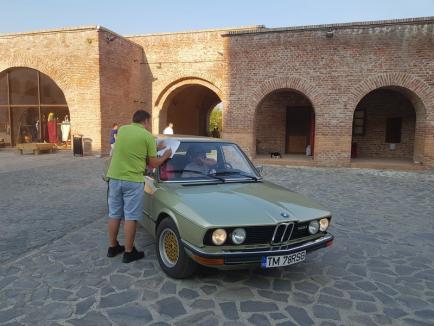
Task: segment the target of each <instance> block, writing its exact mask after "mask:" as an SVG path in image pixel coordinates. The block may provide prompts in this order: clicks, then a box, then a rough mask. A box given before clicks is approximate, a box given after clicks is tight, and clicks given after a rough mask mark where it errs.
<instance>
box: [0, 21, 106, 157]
mask: <svg viewBox="0 0 434 326" xmlns="http://www.w3.org/2000/svg"><path fill="white" fill-rule="evenodd" d="M98 41H99V40H98V33H97V30H96V28H94V27H91V28H82V29H69V30H57V31H45V32H38V33H21V34H14V35H0V72H1V71H4V70H5V69H8V68H13V67H29V68H33V69H36V70H39V71H41V72H43V73H44V74H46V75H48V76H49V77H50V78H51V79H52V80H53V81H54V82H55V83H56V84H57V85H58V86H59V87H60V89H61V90H62V91H63V93H64V95H65V98H66V101H67V104H68V107H69V110H70V114H71V117H70V118H71V133H72V134H77V133H79V134H83V136H84V137H85V138H87V139H89V141H90V142H89V144H91V147H87V148H88V150H89V153H90V152H95V153H96V152H99V151H100V148H101V117H100V94H99V90H100V85H99V51H98Z"/></svg>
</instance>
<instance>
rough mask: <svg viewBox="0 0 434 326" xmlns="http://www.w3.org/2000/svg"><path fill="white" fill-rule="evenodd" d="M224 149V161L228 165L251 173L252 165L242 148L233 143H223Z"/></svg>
mask: <svg viewBox="0 0 434 326" xmlns="http://www.w3.org/2000/svg"><path fill="white" fill-rule="evenodd" d="M222 151H223V155H224V161H225V163H226V166H227V167H231V168H232V169H237V170H241V171H243V172H246V173H250V171H251V167H250V165H249V164H248V163H247V161H246V159H245V158H244V156H243V155H241V152H240V150H239V149H238V148H237V147H236V146H234V145H233V144H228V145H223V146H222Z"/></svg>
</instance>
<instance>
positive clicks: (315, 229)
mask: <svg viewBox="0 0 434 326" xmlns="http://www.w3.org/2000/svg"><path fill="white" fill-rule="evenodd" d="M318 230H319V223H318V221H317V220H315V221H311V222H310V223H309V233H310V234H315V233H317V232H318Z"/></svg>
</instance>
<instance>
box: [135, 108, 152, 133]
mask: <svg viewBox="0 0 434 326" xmlns="http://www.w3.org/2000/svg"><path fill="white" fill-rule="evenodd" d="M133 122H135V123H140V124H142V125H144V126H145V128H146V129H148V128H149V127H150V126H151V123H150V122H151V115H150V114H149V113H148V112H146V111H145V110H137V111H136V112H134V114H133Z"/></svg>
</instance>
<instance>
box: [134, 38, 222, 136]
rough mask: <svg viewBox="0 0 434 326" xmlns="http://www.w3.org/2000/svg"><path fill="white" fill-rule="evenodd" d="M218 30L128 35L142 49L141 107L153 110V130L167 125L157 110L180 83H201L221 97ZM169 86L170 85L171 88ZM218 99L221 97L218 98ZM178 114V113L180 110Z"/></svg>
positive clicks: (161, 107) (220, 41)
mask: <svg viewBox="0 0 434 326" xmlns="http://www.w3.org/2000/svg"><path fill="white" fill-rule="evenodd" d="M223 32H225V31H222V30H215V31H199V32H191V33H190V32H186V33H173V34H153V35H143V36H132V37H128V39H129V40H131V41H133V42H135V43H137V44H139V45H140V46H142V47H143V50H144V62H145V64H144V66H146V67H147V68H148V71H147V74H146V76H145V80H146V85H151V87H147V89H150V90H151V91H150V92H149V93H147V94H146V95H145V96H146V103H145V106H146V108H147V109H149V110H152V112H153V131H154V133H158V132H161V131H162V130H161V128H162V126H165V125H166V124H167V121H166V116H165V114H162V121H160V120H159V115H160V110H162V109H163V107H164V105H165V103H164V102H165V99H166V98H167V97H170V94H171V92H172V91H176V89H177V88H178V87H181V86H184V85H195V84H196V85H198V84H199V85H204V86H206V87H211V89H212V90H213V91H214V92H215V93H217V94H218V95H219V96H221V91H220V89H221V87H222V84H223V79H224V75H223V66H224V60H225V57H224V51H223V38H222V37H221V34H222V33H223ZM171 87H172V88H171ZM221 100H223V99H222V98H221ZM180 114H182V113H181V112H180Z"/></svg>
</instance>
